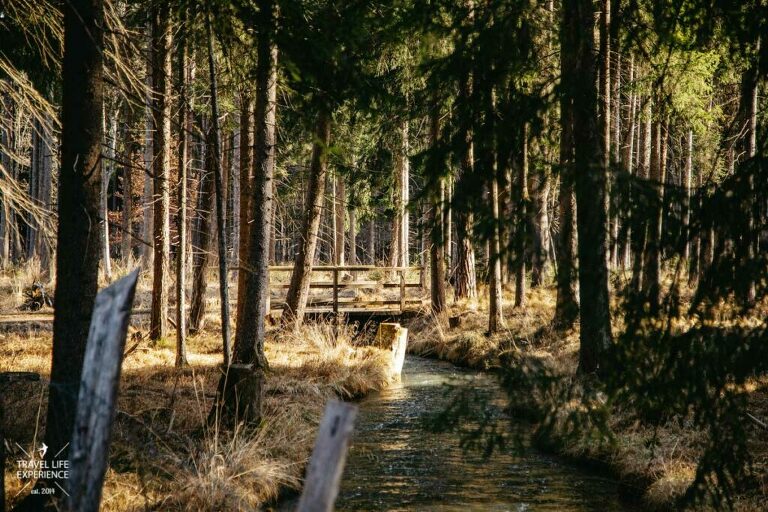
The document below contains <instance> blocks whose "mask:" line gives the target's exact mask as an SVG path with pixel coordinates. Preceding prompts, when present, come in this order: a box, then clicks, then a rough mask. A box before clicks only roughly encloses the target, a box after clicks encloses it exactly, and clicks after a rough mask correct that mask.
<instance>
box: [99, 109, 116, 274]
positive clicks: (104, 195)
mask: <svg viewBox="0 0 768 512" xmlns="http://www.w3.org/2000/svg"><path fill="white" fill-rule="evenodd" d="M118 113H119V108H118V107H117V105H115V107H114V112H108V109H106V108H105V109H104V117H103V122H106V121H107V118H108V119H109V130H108V131H107V130H106V129H105V130H104V131H105V132H106V133H105V146H106V148H107V154H106V157H105V159H104V165H102V166H101V169H102V173H103V176H102V178H101V212H100V214H99V217H100V219H101V222H100V226H101V237H102V246H101V247H102V251H103V253H104V256H103V259H102V261H103V263H104V276H105V277H106V279H107V281H108V282H109V281H111V280H112V255H111V251H110V243H109V204H108V200H109V182H110V181H111V180H112V176H113V175H114V171H115V153H116V151H115V147H116V146H117V116H118ZM110 114H112V115H110Z"/></svg>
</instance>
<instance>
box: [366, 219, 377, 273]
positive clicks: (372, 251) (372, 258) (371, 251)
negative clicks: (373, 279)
mask: <svg viewBox="0 0 768 512" xmlns="http://www.w3.org/2000/svg"><path fill="white" fill-rule="evenodd" d="M368 257H369V263H370V264H371V265H375V264H376V221H375V220H374V218H373V217H371V220H370V221H368Z"/></svg>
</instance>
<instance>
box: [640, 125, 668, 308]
mask: <svg viewBox="0 0 768 512" xmlns="http://www.w3.org/2000/svg"><path fill="white" fill-rule="evenodd" d="M662 131H663V129H662V123H661V122H660V121H654V122H653V135H652V147H651V167H650V176H649V178H650V182H651V183H650V184H651V186H652V187H654V189H655V191H654V203H655V204H654V205H653V206H652V210H651V211H650V222H649V223H648V240H647V245H646V254H645V269H644V271H643V290H644V295H645V297H646V300H647V301H648V303H649V305H650V308H651V313H652V314H655V313H656V312H658V309H659V306H660V305H661V247H660V246H661V234H662V216H663V214H664V207H663V201H664V195H663V190H664V188H663V187H664V183H665V181H666V180H665V176H664V174H665V173H664V165H663V162H662V160H663V157H662V151H663V143H662Z"/></svg>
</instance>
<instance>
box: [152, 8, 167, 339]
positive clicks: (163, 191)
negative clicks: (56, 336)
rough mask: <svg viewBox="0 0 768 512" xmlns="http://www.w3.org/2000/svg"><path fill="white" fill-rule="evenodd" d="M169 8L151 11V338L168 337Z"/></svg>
mask: <svg viewBox="0 0 768 512" xmlns="http://www.w3.org/2000/svg"><path fill="white" fill-rule="evenodd" d="M170 16H171V14H170V7H169V5H168V4H166V3H159V4H157V5H155V6H153V8H152V85H153V89H154V97H153V104H152V119H153V126H154V132H153V139H152V147H153V150H154V155H153V162H152V163H153V181H154V194H153V208H154V270H153V281H152V309H151V317H150V328H149V336H150V338H151V339H153V340H159V339H161V338H165V337H166V336H167V335H168V272H169V261H168V258H169V253H170V238H171V237H170V219H169V218H170V195H169V190H168V180H169V177H170V159H171V88H170V80H171V26H170V25H171V24H170Z"/></svg>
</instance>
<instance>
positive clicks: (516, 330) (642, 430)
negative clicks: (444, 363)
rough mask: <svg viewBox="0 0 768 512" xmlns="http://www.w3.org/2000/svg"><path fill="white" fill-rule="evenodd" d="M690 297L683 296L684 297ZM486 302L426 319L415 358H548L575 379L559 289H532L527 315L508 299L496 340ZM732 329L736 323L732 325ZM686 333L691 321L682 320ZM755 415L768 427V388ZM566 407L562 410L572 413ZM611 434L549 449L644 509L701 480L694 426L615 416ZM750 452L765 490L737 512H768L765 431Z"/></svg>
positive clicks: (754, 404)
mask: <svg viewBox="0 0 768 512" xmlns="http://www.w3.org/2000/svg"><path fill="white" fill-rule="evenodd" d="M689 294H690V290H683V297H685V296H686V295H689ZM479 296H480V297H483V298H481V299H480V300H478V301H474V302H460V303H455V304H452V305H451V306H450V307H449V310H448V311H447V312H446V314H445V315H444V316H441V317H435V316H425V317H423V318H420V319H417V320H415V321H414V322H413V323H412V324H411V325H410V328H411V341H410V345H409V350H410V351H411V352H414V353H417V354H421V355H427V356H433V357H438V358H440V359H445V360H448V361H451V362H453V363H455V364H459V365H464V366H469V367H473V368H478V369H492V368H497V367H500V366H503V365H504V364H508V362H509V361H515V360H518V358H536V359H539V360H541V359H545V360H547V362H548V363H549V365H548V366H549V367H550V368H552V367H553V368H555V369H556V371H558V372H561V373H564V374H566V375H572V374H574V373H575V370H576V366H577V363H578V349H579V339H578V326H577V327H576V329H575V330H571V331H568V332H557V331H555V330H553V328H552V319H553V317H554V312H555V299H556V292H555V290H554V289H553V288H551V287H550V288H547V287H542V288H537V289H534V290H529V292H528V295H527V305H526V307H525V308H513V307H512V293H511V290H509V291H508V293H506V294H505V301H504V323H505V329H504V330H503V331H502V332H500V333H498V334H494V335H492V336H489V335H488V334H487V326H488V304H487V299H485V298H484V297H487V293H485V292H484V290H480V293H479ZM766 312H768V307H766V310H765V311H762V313H763V314H762V317H761V318H742V319H737V320H736V321H737V322H739V323H742V324H747V325H754V324H755V323H756V322H760V321H762V318H766V316H767V315H766V314H765V313H766ZM720 314H722V316H723V317H724V318H725V317H730V316H731V315H730V313H729V311H728V305H727V304H724V305H721V307H720ZM451 316H460V317H461V319H462V322H461V325H460V327H458V328H455V329H450V328H449V327H448V317H451ZM614 319H615V324H614V331H615V332H619V329H620V328H621V318H619V317H618V315H614ZM730 321H731V322H733V320H730ZM674 322H675V324H676V325H677V326H678V327H684V326H685V325H687V324H688V323H689V322H690V319H685V318H680V319H675V321H674ZM751 391H752V393H751V395H750V410H751V411H752V413H753V414H754V415H755V416H757V417H759V418H763V419H764V420H768V382H763V383H762V385H761V384H760V383H753V384H752V385H751ZM567 407H568V406H567V404H561V406H560V409H563V410H565V409H567ZM610 428H611V430H612V432H613V433H614V435H615V438H616V442H615V443H613V444H599V443H596V442H595V441H594V439H593V438H591V437H590V438H587V437H584V438H582V439H578V440H575V441H574V440H572V439H570V438H569V439H568V440H567V441H566V440H565V438H563V439H556V438H555V439H547V440H544V444H546V445H547V446H549V447H555V449H556V450H557V451H558V452H559V453H560V454H562V455H564V456H567V457H569V458H572V459H575V460H579V461H583V462H589V463H598V464H600V465H601V466H604V467H608V468H610V469H611V471H612V472H613V473H615V475H616V476H617V477H618V478H620V479H621V481H622V482H623V484H624V485H625V486H626V487H627V489H628V490H630V491H631V492H632V494H636V495H638V496H639V497H640V498H641V500H642V502H643V505H644V508H645V509H648V510H658V509H667V508H669V507H671V505H672V503H674V501H675V500H676V499H677V498H678V497H679V496H681V495H682V494H683V493H684V492H685V491H686V489H687V488H688V487H689V485H690V484H691V482H692V481H693V479H694V475H695V471H696V464H697V460H698V457H699V455H700V454H701V441H702V439H703V436H704V433H702V432H700V431H697V430H695V429H693V428H692V427H691V425H690V424H689V423H685V422H684V423H683V424H682V425H680V424H679V423H677V422H670V423H668V424H666V425H663V426H661V427H658V428H656V429H654V428H651V427H648V426H644V425H642V424H640V423H638V422H636V421H634V420H632V419H631V417H630V415H628V414H625V413H623V412H621V411H614V412H613V414H612V416H611V418H610ZM750 432H751V434H750V436H751V437H750V448H751V451H752V455H753V459H754V463H755V464H754V466H755V470H756V473H757V476H758V480H759V487H758V489H756V490H754V491H753V492H752V493H751V494H749V495H744V496H740V497H739V499H738V500H737V502H736V510H739V511H745V512H746V511H754V510H765V504H766V503H768V436H766V431H765V430H762V429H759V428H752V429H751V431H750ZM555 435H556V436H557V434H555Z"/></svg>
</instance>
